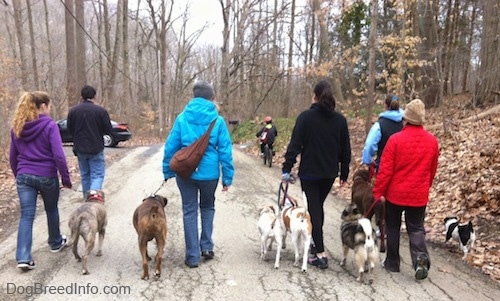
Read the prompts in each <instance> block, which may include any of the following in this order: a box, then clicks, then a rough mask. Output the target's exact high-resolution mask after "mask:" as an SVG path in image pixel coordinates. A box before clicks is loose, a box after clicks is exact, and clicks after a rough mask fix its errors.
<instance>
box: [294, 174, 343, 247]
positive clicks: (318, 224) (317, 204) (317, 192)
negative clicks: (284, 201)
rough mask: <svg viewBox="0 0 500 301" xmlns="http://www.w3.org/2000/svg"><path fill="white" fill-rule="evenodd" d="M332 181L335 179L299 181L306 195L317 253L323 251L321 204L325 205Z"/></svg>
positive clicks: (322, 212)
mask: <svg viewBox="0 0 500 301" xmlns="http://www.w3.org/2000/svg"><path fill="white" fill-rule="evenodd" d="M333 181H335V179H319V180H304V179H300V184H301V187H302V190H303V191H304V192H305V193H306V197H307V207H308V211H309V214H310V215H311V223H312V226H313V230H312V238H313V241H314V245H315V246H316V252H317V253H322V252H324V251H325V246H324V244H323V223H324V220H325V212H324V210H323V204H324V203H325V199H326V197H327V196H328V193H330V189H331V188H332V185H333Z"/></svg>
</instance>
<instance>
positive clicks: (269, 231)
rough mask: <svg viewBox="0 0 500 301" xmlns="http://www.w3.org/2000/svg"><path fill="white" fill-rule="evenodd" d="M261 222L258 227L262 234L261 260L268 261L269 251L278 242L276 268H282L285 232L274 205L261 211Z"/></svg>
mask: <svg viewBox="0 0 500 301" xmlns="http://www.w3.org/2000/svg"><path fill="white" fill-rule="evenodd" d="M259 215H260V216H259V221H258V222H257V226H258V228H259V233H260V258H261V259H262V260H266V259H267V251H270V250H271V249H272V244H273V242H276V259H275V262H274V268H275V269H277V268H279V266H280V252H281V248H282V239H283V230H282V228H281V227H282V226H281V222H280V220H279V218H278V215H277V214H276V209H275V208H274V206H272V205H268V206H265V207H263V208H260V209H259Z"/></svg>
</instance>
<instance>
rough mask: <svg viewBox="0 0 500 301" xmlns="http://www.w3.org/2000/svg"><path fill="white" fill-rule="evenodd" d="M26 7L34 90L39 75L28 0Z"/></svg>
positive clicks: (37, 85)
mask: <svg viewBox="0 0 500 301" xmlns="http://www.w3.org/2000/svg"><path fill="white" fill-rule="evenodd" d="M26 8H27V10H26V11H27V13H28V26H29V33H30V44H31V63H32V66H31V68H32V72H33V87H34V88H35V89H36V90H39V89H40V86H39V82H40V81H39V77H38V66H37V63H36V62H37V59H36V43H35V33H34V30H33V16H32V13H31V3H30V0H26Z"/></svg>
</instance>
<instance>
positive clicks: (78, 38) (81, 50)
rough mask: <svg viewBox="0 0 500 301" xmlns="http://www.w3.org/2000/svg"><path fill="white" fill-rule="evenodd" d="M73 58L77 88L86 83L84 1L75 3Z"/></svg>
mask: <svg viewBox="0 0 500 301" xmlns="http://www.w3.org/2000/svg"><path fill="white" fill-rule="evenodd" d="M75 16H76V19H75V22H76V24H75V46H76V47H75V52H76V53H75V58H76V84H77V88H79V87H82V86H83V85H85V84H86V83H87V70H86V68H87V66H86V64H85V53H86V47H85V6H84V1H78V0H77V1H75Z"/></svg>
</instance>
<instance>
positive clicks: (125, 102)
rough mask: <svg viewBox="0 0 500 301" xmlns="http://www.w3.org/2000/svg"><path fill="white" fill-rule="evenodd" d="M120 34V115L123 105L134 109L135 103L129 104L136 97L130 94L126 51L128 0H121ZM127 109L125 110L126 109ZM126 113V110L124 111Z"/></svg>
mask: <svg viewBox="0 0 500 301" xmlns="http://www.w3.org/2000/svg"><path fill="white" fill-rule="evenodd" d="M122 20H123V21H122V34H123V41H122V50H123V58H122V60H123V67H122V69H123V89H122V91H123V94H124V95H123V97H122V98H121V99H122V101H120V104H121V107H120V111H118V113H119V114H120V115H121V114H123V112H122V111H123V107H125V108H126V109H128V110H135V109H136V108H137V107H136V106H135V104H131V103H130V102H131V101H132V100H133V99H136V97H133V96H132V91H131V89H130V68H129V63H130V62H129V53H128V47H129V45H128V0H123V14H122ZM128 110H127V111H128ZM125 113H126V114H127V113H128V112H125Z"/></svg>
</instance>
